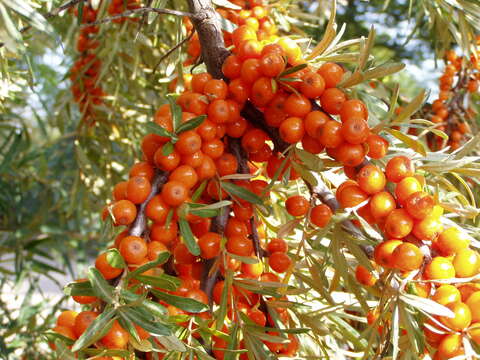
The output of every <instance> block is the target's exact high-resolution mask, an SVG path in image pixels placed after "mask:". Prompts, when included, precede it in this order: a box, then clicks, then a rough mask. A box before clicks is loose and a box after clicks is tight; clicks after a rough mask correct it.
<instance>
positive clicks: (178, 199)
mask: <svg viewBox="0 0 480 360" xmlns="http://www.w3.org/2000/svg"><path fill="white" fill-rule="evenodd" d="M187 197H188V190H187V187H186V186H185V185H184V184H183V183H181V182H180V181H176V180H172V181H168V182H167V183H166V184H165V185H163V187H162V199H163V201H165V203H166V204H167V205H169V206H173V207H176V206H179V205H181V204H182V203H183V202H184V201H185V200H186V199H187Z"/></svg>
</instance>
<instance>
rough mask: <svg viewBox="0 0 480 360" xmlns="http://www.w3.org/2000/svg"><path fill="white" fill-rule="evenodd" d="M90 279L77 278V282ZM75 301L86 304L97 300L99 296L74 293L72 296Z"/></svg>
mask: <svg viewBox="0 0 480 360" xmlns="http://www.w3.org/2000/svg"><path fill="white" fill-rule="evenodd" d="M85 281H88V280H87V279H78V280H75V282H85ZM72 299H73V301H75V302H76V303H79V304H82V305H85V304H91V303H94V302H95V301H97V298H96V297H95V296H89V295H74V296H72Z"/></svg>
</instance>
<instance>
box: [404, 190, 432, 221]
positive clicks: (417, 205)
mask: <svg viewBox="0 0 480 360" xmlns="http://www.w3.org/2000/svg"><path fill="white" fill-rule="evenodd" d="M434 206H435V199H434V198H433V196H431V195H428V194H426V193H424V192H423V191H417V192H415V193H413V194H411V195H410V196H409V197H407V199H406V200H405V203H404V207H405V209H406V210H407V211H408V213H409V214H410V216H412V217H413V218H415V219H418V220H422V219H424V218H426V217H427V216H428V215H429V214H430V213H431V212H432V210H433V207H434Z"/></svg>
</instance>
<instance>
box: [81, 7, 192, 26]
mask: <svg viewBox="0 0 480 360" xmlns="http://www.w3.org/2000/svg"><path fill="white" fill-rule="evenodd" d="M147 12H154V13H157V14H163V15H175V16H187V17H194V15H193V14H192V13H189V12H185V11H179V10H171V9H160V8H152V7H142V8H138V9H132V10H127V11H124V12H122V13H120V14H117V15H113V16H109V17H107V18H103V19H100V20H97V21H94V22H91V23H86V24H83V25H82V26H80V28H85V27H90V26H96V25H100V24H105V23H108V22H111V21H113V20H116V19H120V18H124V17H128V16H130V15H136V14H144V13H147Z"/></svg>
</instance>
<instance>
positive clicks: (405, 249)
mask: <svg viewBox="0 0 480 360" xmlns="http://www.w3.org/2000/svg"><path fill="white" fill-rule="evenodd" d="M392 259H393V265H394V266H395V267H396V268H397V269H399V270H401V271H412V270H416V269H419V268H420V266H421V265H422V262H423V254H422V252H421V251H420V249H419V248H418V247H417V246H415V245H414V244H411V243H407V242H405V243H403V244H400V245H399V246H397V247H396V248H395V250H394V251H393V254H392Z"/></svg>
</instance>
